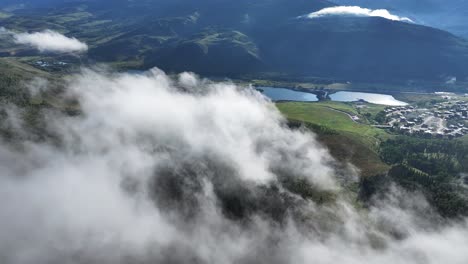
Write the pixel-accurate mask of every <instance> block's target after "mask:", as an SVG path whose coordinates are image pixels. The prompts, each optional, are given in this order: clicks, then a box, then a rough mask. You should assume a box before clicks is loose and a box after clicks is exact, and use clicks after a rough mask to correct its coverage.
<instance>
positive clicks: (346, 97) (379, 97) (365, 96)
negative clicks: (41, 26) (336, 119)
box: [330, 92, 407, 106]
mask: <svg viewBox="0 0 468 264" xmlns="http://www.w3.org/2000/svg"><path fill="white" fill-rule="evenodd" d="M330 98H331V100H332V101H337V102H355V101H359V100H364V101H366V102H369V103H373V104H379V105H390V106H400V105H407V103H405V102H402V101H398V100H396V99H395V98H394V97H393V96H391V95H388V94H376V93H360V92H337V93H334V94H330Z"/></svg>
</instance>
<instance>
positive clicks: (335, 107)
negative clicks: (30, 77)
mask: <svg viewBox="0 0 468 264" xmlns="http://www.w3.org/2000/svg"><path fill="white" fill-rule="evenodd" d="M277 107H278V109H279V110H280V111H281V112H282V113H283V114H284V115H285V116H286V117H287V118H288V119H289V120H290V121H291V122H292V123H298V122H299V123H304V124H305V126H306V127H309V128H311V129H312V130H313V131H315V132H316V133H318V136H319V139H320V140H321V141H322V142H323V143H324V144H325V145H326V146H327V147H328V148H329V149H330V151H331V153H332V155H333V156H334V157H335V158H337V159H339V160H341V161H349V162H351V163H352V164H354V165H355V166H357V167H358V168H359V169H360V170H361V172H362V175H363V176H365V177H367V176H373V175H377V174H381V173H384V172H385V171H387V170H388V169H389V167H388V166H387V165H386V164H385V163H384V162H382V161H381V160H380V158H379V144H380V142H382V141H384V140H386V139H388V138H389V137H390V135H388V134H387V133H385V132H384V131H382V130H379V129H376V128H373V127H371V126H369V125H366V124H359V123H356V122H354V121H353V120H351V118H350V117H349V116H348V114H346V113H349V114H352V115H355V114H357V112H356V109H355V108H353V107H352V106H350V105H349V104H345V103H338V102H324V103H298V102H288V103H277ZM343 112H346V113H343Z"/></svg>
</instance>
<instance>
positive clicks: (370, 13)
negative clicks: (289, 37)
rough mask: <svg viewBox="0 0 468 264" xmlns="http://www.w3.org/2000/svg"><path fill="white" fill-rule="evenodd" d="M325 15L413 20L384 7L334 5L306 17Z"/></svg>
mask: <svg viewBox="0 0 468 264" xmlns="http://www.w3.org/2000/svg"><path fill="white" fill-rule="evenodd" d="M325 16H363V17H383V18H386V19H389V20H395V21H403V22H413V21H412V20H411V19H409V18H407V17H400V16H397V15H393V14H391V13H390V12H389V11H388V10H386V9H375V10H372V9H368V8H362V7H359V6H334V7H327V8H324V9H321V10H319V11H317V12H313V13H311V14H309V15H307V17H308V18H319V17H325Z"/></svg>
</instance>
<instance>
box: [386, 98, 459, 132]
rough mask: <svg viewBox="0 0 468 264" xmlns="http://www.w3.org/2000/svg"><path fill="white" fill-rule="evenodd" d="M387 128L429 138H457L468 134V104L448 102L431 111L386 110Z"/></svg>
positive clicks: (415, 109) (413, 109) (402, 107)
mask: <svg viewBox="0 0 468 264" xmlns="http://www.w3.org/2000/svg"><path fill="white" fill-rule="evenodd" d="M385 113H386V116H387V120H388V121H389V122H388V123H387V124H386V125H385V126H386V127H388V128H391V129H393V130H395V131H399V132H400V133H403V134H410V135H415V136H422V137H427V138H432V137H436V138H447V139H452V138H457V137H462V136H464V135H467V134H468V126H467V124H468V102H467V101H447V102H442V103H437V104H435V105H434V106H433V107H432V108H431V109H422V108H417V107H414V106H400V107H388V108H387V109H385Z"/></svg>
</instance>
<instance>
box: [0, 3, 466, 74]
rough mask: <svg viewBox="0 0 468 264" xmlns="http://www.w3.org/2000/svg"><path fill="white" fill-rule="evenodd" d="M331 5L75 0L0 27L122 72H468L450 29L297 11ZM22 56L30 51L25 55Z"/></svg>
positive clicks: (17, 15) (462, 46) (17, 16)
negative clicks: (45, 36)
mask: <svg viewBox="0 0 468 264" xmlns="http://www.w3.org/2000/svg"><path fill="white" fill-rule="evenodd" d="M387 2H390V1H387ZM401 3H402V2H401ZM335 5H336V4H335V3H332V2H329V1H325V0H296V1H286V0H262V1H253V0H240V1H236V2H232V1H228V0H200V1H189V0H172V1H169V0H159V1H155V0H142V1H123V0H122V1H120V0H119V1H108V0H100V1H86V0H76V1H71V2H62V3H61V4H54V5H49V8H48V7H47V5H43V6H41V8H34V7H25V8H23V9H19V10H16V11H10V13H9V14H10V15H9V16H7V17H5V18H1V19H0V25H3V26H5V27H6V28H10V29H14V30H17V31H38V30H42V29H46V28H48V29H52V30H57V31H60V32H62V33H64V34H66V35H70V36H74V37H77V38H78V39H80V40H82V41H84V42H86V43H88V45H89V47H90V49H89V52H88V54H87V55H86V56H85V57H83V58H82V59H83V61H90V62H95V61H98V62H107V63H110V64H113V65H115V66H117V67H120V68H123V69H129V68H148V67H154V66H157V67H160V68H162V69H164V70H166V71H169V72H180V71H194V72H197V73H200V74H204V75H218V76H230V77H238V76H243V75H245V74H249V75H251V76H252V75H261V74H265V73H268V74H269V76H280V75H281V76H284V75H287V76H290V77H291V78H296V79H301V78H308V77H323V78H332V79H337V80H346V81H354V80H356V81H363V80H365V81H378V82H382V81H383V82H389V81H390V82H393V81H397V82H402V81H403V82H406V81H409V80H428V81H437V82H443V81H444V80H446V79H447V78H448V77H456V78H457V79H458V80H465V79H466V78H467V77H468V72H467V70H466V69H468V60H467V56H468V42H467V41H465V40H464V39H462V38H460V37H457V36H455V35H453V34H450V33H448V32H446V31H442V30H438V29H434V28H431V27H427V26H422V25H418V24H411V23H403V22H398V21H390V20H386V19H383V18H380V17H339V16H334V17H323V18H316V19H308V18H304V17H302V16H303V15H305V14H309V13H311V12H315V11H318V10H320V9H323V8H325V7H332V6H335ZM407 6H408V8H410V5H407ZM45 14H47V19H45V17H44V15H45ZM18 48H19V47H18ZM23 48H24V47H23ZM7 51H8V52H6V53H4V54H9V53H11V47H9V49H7ZM1 52H2V48H1V47H0V54H1ZM22 52H23V53H21V54H25V56H26V55H27V56H30V52H31V51H22ZM17 56H18V55H17Z"/></svg>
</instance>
